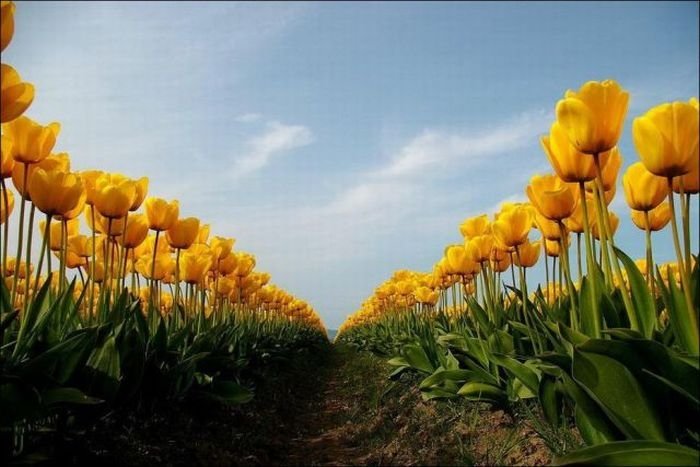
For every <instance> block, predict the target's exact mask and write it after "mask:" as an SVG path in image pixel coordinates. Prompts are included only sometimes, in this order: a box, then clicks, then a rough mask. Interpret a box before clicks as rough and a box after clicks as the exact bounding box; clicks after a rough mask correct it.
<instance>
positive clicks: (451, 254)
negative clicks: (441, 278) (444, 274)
mask: <svg viewBox="0 0 700 467" xmlns="http://www.w3.org/2000/svg"><path fill="white" fill-rule="evenodd" d="M445 257H446V258H447V267H448V271H449V272H450V274H460V275H467V274H476V273H477V272H479V264H478V263H476V262H475V261H472V260H471V258H469V256H468V254H467V249H466V248H465V247H463V246H461V245H452V246H450V247H448V248H447V250H446V252H445Z"/></svg>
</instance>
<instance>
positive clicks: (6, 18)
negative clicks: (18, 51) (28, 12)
mask: <svg viewBox="0 0 700 467" xmlns="http://www.w3.org/2000/svg"><path fill="white" fill-rule="evenodd" d="M14 33H15V4H14V3H13V2H9V1H5V0H3V1H2V2H0V51H3V50H5V47H7V46H8V45H9V43H10V41H11V40H12V36H13V34H14Z"/></svg>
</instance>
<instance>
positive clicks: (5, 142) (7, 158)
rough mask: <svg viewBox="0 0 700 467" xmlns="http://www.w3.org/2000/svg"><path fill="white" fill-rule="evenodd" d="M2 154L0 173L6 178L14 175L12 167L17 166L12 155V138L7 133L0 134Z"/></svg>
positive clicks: (0, 153)
mask: <svg viewBox="0 0 700 467" xmlns="http://www.w3.org/2000/svg"><path fill="white" fill-rule="evenodd" d="M0 156H1V157H2V165H1V166H0V175H1V176H2V178H3V179H5V178H7V177H10V176H12V169H14V167H15V160H14V158H13V157H12V140H11V139H10V138H9V137H7V136H5V135H1V136H0Z"/></svg>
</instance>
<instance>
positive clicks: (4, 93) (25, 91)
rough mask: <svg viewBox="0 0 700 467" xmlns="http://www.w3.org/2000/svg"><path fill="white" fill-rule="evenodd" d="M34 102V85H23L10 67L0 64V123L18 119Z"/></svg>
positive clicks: (17, 74)
mask: <svg viewBox="0 0 700 467" xmlns="http://www.w3.org/2000/svg"><path fill="white" fill-rule="evenodd" d="M33 100H34V85H32V84H30V83H25V82H23V81H22V78H21V77H20V76H19V73H17V71H16V70H15V69H14V68H12V67H11V66H10V65H6V64H5V63H3V64H0V122H2V123H5V122H9V121H11V120H14V119H15V118H17V117H19V116H20V115H22V114H23V113H24V111H25V110H27V108H28V107H29V106H30V105H31V103H32V101H33Z"/></svg>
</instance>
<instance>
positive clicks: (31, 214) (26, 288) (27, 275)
mask: <svg viewBox="0 0 700 467" xmlns="http://www.w3.org/2000/svg"><path fill="white" fill-rule="evenodd" d="M35 212H36V206H34V204H32V207H31V208H30V209H29V227H28V228H27V264H26V270H25V276H24V311H25V312H26V311H27V308H28V307H29V284H30V283H31V282H32V273H31V266H32V229H33V227H34V213H35Z"/></svg>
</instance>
